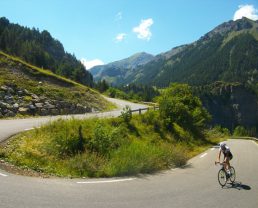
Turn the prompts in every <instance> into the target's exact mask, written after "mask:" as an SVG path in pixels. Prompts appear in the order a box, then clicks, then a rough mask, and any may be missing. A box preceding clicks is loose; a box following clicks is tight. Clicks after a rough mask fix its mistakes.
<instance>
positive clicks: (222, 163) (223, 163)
mask: <svg viewBox="0 0 258 208" xmlns="http://www.w3.org/2000/svg"><path fill="white" fill-rule="evenodd" d="M217 164H220V165H225V164H226V163H225V162H217V161H215V165H217Z"/></svg>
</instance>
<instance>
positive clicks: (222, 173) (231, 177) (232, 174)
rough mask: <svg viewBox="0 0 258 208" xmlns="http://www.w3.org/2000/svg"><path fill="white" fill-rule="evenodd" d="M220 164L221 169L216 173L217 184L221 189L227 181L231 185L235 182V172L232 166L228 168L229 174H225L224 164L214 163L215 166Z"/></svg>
mask: <svg viewBox="0 0 258 208" xmlns="http://www.w3.org/2000/svg"><path fill="white" fill-rule="evenodd" d="M217 164H220V165H221V169H220V170H219V172H218V181H219V184H220V185H221V187H224V186H225V185H226V184H227V182H228V180H230V181H231V183H234V182H235V180H236V171H235V168H234V167H233V166H230V174H228V173H227V171H226V170H225V168H224V164H225V163H224V162H223V163H221V162H215V165H217Z"/></svg>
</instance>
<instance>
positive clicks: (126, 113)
mask: <svg viewBox="0 0 258 208" xmlns="http://www.w3.org/2000/svg"><path fill="white" fill-rule="evenodd" d="M121 117H122V118H123V120H124V122H125V123H127V124H128V123H129V122H130V121H131V119H132V111H131V108H130V107H129V106H128V105H127V106H125V108H123V111H122V112H121Z"/></svg>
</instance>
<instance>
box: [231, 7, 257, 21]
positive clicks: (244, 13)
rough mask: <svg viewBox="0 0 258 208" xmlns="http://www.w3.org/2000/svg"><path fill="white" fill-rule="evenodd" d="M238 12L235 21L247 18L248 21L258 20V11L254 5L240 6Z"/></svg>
mask: <svg viewBox="0 0 258 208" xmlns="http://www.w3.org/2000/svg"><path fill="white" fill-rule="evenodd" d="M238 8H239V9H238V10H237V11H236V12H235V14H234V17H233V20H234V21H235V20H238V19H241V18H242V17H247V18H248V19H252V20H258V10H257V9H256V8H255V7H254V6H253V5H249V4H247V5H239V6H238Z"/></svg>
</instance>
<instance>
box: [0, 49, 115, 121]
mask: <svg viewBox="0 0 258 208" xmlns="http://www.w3.org/2000/svg"><path fill="white" fill-rule="evenodd" d="M111 106H112V105H111V104H108V103H107V101H106V100H104V99H103V98H102V96H100V94H99V93H97V92H95V91H93V90H91V89H90V88H88V87H86V86H84V85H82V84H78V83H76V82H74V81H71V80H69V79H66V78H63V77H61V76H58V75H56V74H54V73H53V72H51V71H48V70H44V69H41V68H38V67H35V66H32V65H30V64H28V63H26V62H24V61H22V60H20V59H19V58H15V57H12V56H10V55H7V54H5V53H3V52H0V117H13V116H18V115H57V114H74V113H85V112H91V111H92V110H105V109H108V108H110V107H111Z"/></svg>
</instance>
